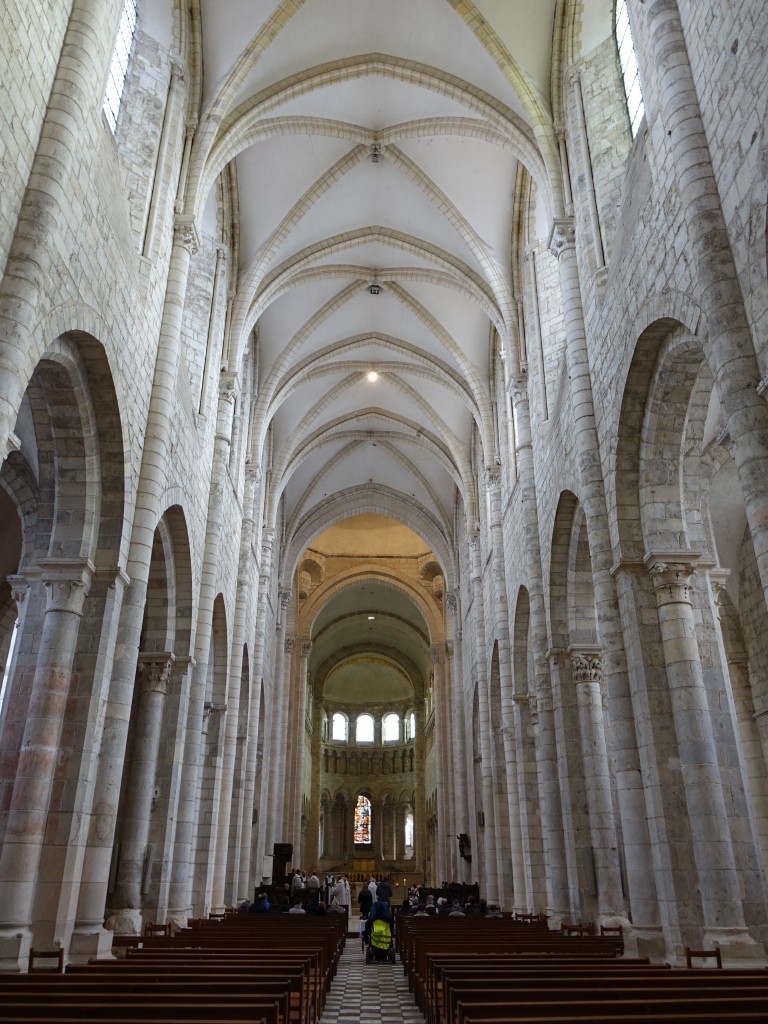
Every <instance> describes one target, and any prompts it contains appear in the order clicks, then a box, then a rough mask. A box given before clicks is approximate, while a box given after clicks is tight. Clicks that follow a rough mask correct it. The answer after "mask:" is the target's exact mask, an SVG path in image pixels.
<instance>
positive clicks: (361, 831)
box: [355, 796, 371, 844]
mask: <svg viewBox="0 0 768 1024" xmlns="http://www.w3.org/2000/svg"><path fill="white" fill-rule="evenodd" d="M370 842H371V801H370V800H369V799H368V798H367V797H364V796H359V797H358V798H357V805H356V806H355V843H356V844H359V843H365V844H370Z"/></svg>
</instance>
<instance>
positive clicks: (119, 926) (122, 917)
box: [106, 909, 144, 935]
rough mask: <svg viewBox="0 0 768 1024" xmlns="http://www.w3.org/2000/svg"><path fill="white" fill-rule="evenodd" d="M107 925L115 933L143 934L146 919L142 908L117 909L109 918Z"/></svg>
mask: <svg viewBox="0 0 768 1024" xmlns="http://www.w3.org/2000/svg"><path fill="white" fill-rule="evenodd" d="M106 927H107V928H108V929H110V930H111V931H113V932H114V933H115V935H141V932H142V929H143V927H144V919H143V917H142V916H141V911H140V910H132V909H131V910H129V909H125V910H116V911H115V912H114V914H110V916H109V917H108V918H107V921H106Z"/></svg>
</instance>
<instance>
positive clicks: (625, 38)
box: [614, 0, 645, 139]
mask: <svg viewBox="0 0 768 1024" xmlns="http://www.w3.org/2000/svg"><path fill="white" fill-rule="evenodd" d="M614 18H615V20H614V31H615V34H616V46H617V47H618V50H619V65H620V67H621V75H622V78H623V79H624V95H625V97H626V100H627V113H628V114H629V125H630V128H631V131H632V138H633V139H634V137H635V136H636V135H637V129H638V128H639V127H640V122H641V121H642V120H643V118H644V117H645V104H644V103H643V91H642V88H641V87H640V69H639V68H638V66H637V57H636V55H635V44H634V41H633V39H632V28H631V26H630V24H629V11H628V10H627V0H616V10H615V15H614Z"/></svg>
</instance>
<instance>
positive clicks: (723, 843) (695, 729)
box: [645, 552, 757, 957]
mask: <svg viewBox="0 0 768 1024" xmlns="http://www.w3.org/2000/svg"><path fill="white" fill-rule="evenodd" d="M698 557H699V556H698V555H697V554H693V553H681V552H677V553H675V554H674V555H671V556H664V555H659V554H655V553H654V554H649V555H648V556H647V557H646V560H645V561H646V565H647V567H648V572H649V574H650V577H651V581H652V583H653V588H654V591H655V594H656V604H657V608H658V614H659V626H660V629H661V642H662V647H663V651H664V661H665V664H666V674H667V684H668V686H669V694H670V699H671V703H672V716H673V721H674V729H675V736H676V738H677V747H678V753H679V756H680V770H681V774H682V778H683V786H684V791H685V801H686V808H687V812H688V823H689V827H690V832H691V841H692V847H693V858H694V861H695V864H696V870H697V873H698V888H699V891H700V894H701V909H702V914H703V918H704V921H703V926H704V943H705V945H707V946H712V945H719V946H721V947H723V948H724V949H725V951H726V955H731V956H743V957H755V956H757V945H756V943H755V942H754V941H753V940H752V939H751V937H750V935H749V933H748V932H747V929H746V925H745V922H744V914H743V910H742V904H741V894H740V891H739V878H738V873H737V871H736V864H735V860H734V856H733V848H732V846H731V839H730V833H729V828H728V815H727V812H726V807H725V798H724V795H723V791H722V785H721V781H720V772H719V768H718V763H717V747H716V744H715V738H714V736H713V734H712V727H711V722H710V713H709V706H708V703H707V693H706V689H705V686H704V677H703V674H702V668H701V662H700V660H699V650H698V644H697V642H696V624H695V621H694V616H693V604H692V590H693V588H692V586H691V583H690V580H691V577H692V576H693V574H694V572H695V563H696V561H697V560H698ZM673 559H674V560H673Z"/></svg>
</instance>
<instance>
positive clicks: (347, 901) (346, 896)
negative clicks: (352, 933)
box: [341, 875, 352, 914]
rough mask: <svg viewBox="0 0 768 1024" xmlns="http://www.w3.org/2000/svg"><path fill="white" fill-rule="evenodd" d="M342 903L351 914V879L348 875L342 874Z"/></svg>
mask: <svg viewBox="0 0 768 1024" xmlns="http://www.w3.org/2000/svg"><path fill="white" fill-rule="evenodd" d="M341 904H342V906H344V907H346V908H347V913H348V914H349V913H350V911H351V910H352V890H351V889H350V888H349V881H348V880H347V876H346V875H342V876H341Z"/></svg>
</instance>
